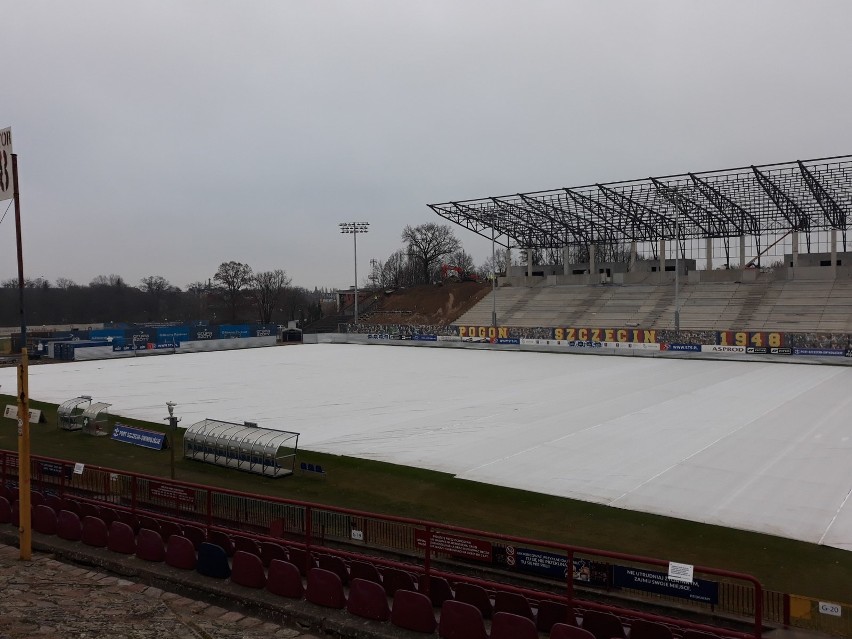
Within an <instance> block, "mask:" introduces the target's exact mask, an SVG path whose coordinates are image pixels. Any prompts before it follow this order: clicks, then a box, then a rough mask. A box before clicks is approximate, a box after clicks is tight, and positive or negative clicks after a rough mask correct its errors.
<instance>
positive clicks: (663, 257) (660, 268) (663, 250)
mask: <svg viewBox="0 0 852 639" xmlns="http://www.w3.org/2000/svg"><path fill="white" fill-rule="evenodd" d="M659 259H660V265H659V266H658V267H657V270H658V271H659V272H660V273H659V275H660V277H659V280H660V284H662V283H663V282H664V281H665V280H664V277H665V272H666V239H665V238H664V237H661V238H660V255H659Z"/></svg>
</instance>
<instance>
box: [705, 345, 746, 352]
mask: <svg viewBox="0 0 852 639" xmlns="http://www.w3.org/2000/svg"><path fill="white" fill-rule="evenodd" d="M699 349H700V350H701V351H703V352H708V353H745V352H746V347H745V346H719V345H711V346H700V347H699Z"/></svg>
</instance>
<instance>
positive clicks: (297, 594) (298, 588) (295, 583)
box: [266, 559, 305, 599]
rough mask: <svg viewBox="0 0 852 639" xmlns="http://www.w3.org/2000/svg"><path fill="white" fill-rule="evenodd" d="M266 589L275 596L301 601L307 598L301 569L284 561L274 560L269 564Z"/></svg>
mask: <svg viewBox="0 0 852 639" xmlns="http://www.w3.org/2000/svg"><path fill="white" fill-rule="evenodd" d="M266 589H267V590H268V591H269V592H271V593H272V594H274V595H279V596H281V597H287V598H288V599H301V598H302V597H304V596H305V587H304V585H303V584H302V574H301V573H300V572H299V567H298V566H296V565H295V564H291V563H290V562H289V561H284V560H283V559H272V560H271V561H270V562H269V575H268V576H267V578H266Z"/></svg>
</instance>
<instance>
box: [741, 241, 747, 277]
mask: <svg viewBox="0 0 852 639" xmlns="http://www.w3.org/2000/svg"><path fill="white" fill-rule="evenodd" d="M745 255H746V253H745V235H740V270H741V271H743V272H745V267H746V258H745Z"/></svg>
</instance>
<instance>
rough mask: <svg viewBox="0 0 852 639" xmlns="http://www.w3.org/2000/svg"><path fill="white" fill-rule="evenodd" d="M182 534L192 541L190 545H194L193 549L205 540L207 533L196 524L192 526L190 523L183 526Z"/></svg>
mask: <svg viewBox="0 0 852 639" xmlns="http://www.w3.org/2000/svg"><path fill="white" fill-rule="evenodd" d="M183 536H184V537H186V538H187V539H189V540H190V541H191V542H192V545H193V546H195V549H196V550H198V548H199V547H200V546H201V544H203V543H204V542H205V541H207V533H206V532H205V531H204V529H203V528H199V527H198V526H193V525H192V524H187V525H186V526H184V527H183Z"/></svg>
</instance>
